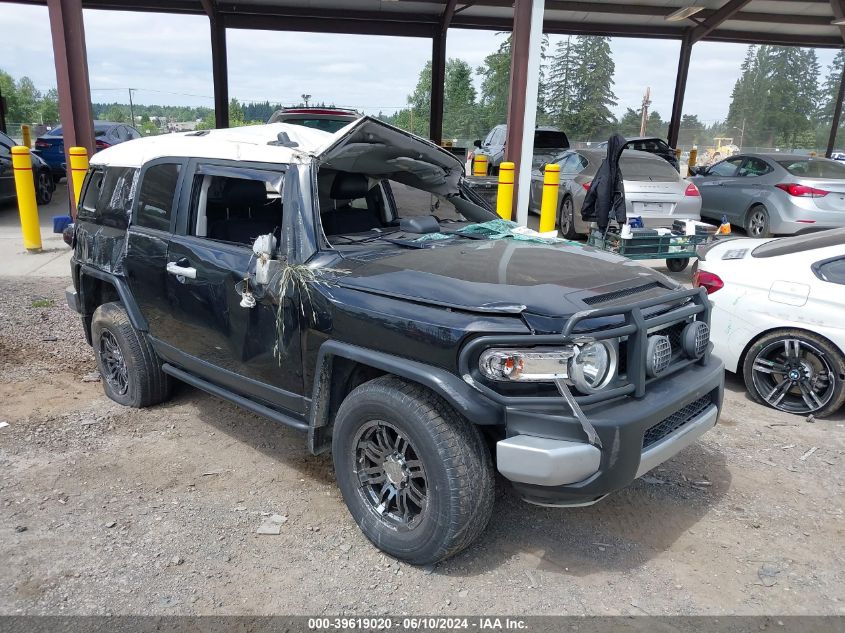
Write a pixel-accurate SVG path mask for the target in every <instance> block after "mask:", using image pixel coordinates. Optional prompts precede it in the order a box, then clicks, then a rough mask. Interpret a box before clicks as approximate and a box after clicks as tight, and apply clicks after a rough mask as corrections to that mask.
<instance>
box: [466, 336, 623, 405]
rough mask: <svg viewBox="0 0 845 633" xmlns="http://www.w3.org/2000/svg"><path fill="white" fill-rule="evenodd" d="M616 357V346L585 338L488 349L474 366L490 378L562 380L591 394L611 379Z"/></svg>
mask: <svg viewBox="0 0 845 633" xmlns="http://www.w3.org/2000/svg"><path fill="white" fill-rule="evenodd" d="M616 359H617V355H616V348H615V347H614V346H613V345H611V344H610V343H609V342H607V341H589V342H586V343H579V344H577V345H576V344H570V345H564V346H562V347H535V348H531V349H508V348H494V349H488V350H485V351H484V352H482V354H481V356H480V357H479V359H478V369H479V371H480V372H481V374H482V375H483V376H484V377H485V378H489V379H490V380H502V381H505V380H507V381H517V382H544V381H550V380H566V381H567V382H570V383H571V384H573V385H574V386H575V387H576V389H578V391H581V392H582V393H594V392H596V391H598V390H600V389H602V388H604V387H606V386H607V384H608V383H609V382H610V381H611V380H612V378H613V376H614V374H615V372H616Z"/></svg>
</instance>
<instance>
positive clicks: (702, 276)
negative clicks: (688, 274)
mask: <svg viewBox="0 0 845 633" xmlns="http://www.w3.org/2000/svg"><path fill="white" fill-rule="evenodd" d="M692 285H693V288H704V289H705V290H706V291H707V294H709V295H712V294H713V293H714V292H716V291H717V290H720V289H722V288H724V287H725V282H724V281H722V279H721V278H720V277H719V275H716V274H713V273H708V272H707V271H706V270H696V271H695V274H694V275H693V276H692Z"/></svg>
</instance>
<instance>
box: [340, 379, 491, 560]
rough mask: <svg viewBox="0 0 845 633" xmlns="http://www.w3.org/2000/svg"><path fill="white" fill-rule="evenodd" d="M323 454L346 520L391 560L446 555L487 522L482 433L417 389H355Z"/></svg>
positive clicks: (390, 382) (387, 382)
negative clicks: (329, 454) (326, 455)
mask: <svg viewBox="0 0 845 633" xmlns="http://www.w3.org/2000/svg"><path fill="white" fill-rule="evenodd" d="M332 458H333V461H334V468H335V475H336V477H337V482H338V486H339V487H340V491H341V493H342V495H343V500H344V501H345V502H346V505H347V507H348V508H349V511H350V513H351V514H352V517H353V518H354V519H355V522H356V523H357V524H358V526H359V527H360V528H361V531H363V532H364V535H365V536H366V537H367V538H368V539H370V541H372V543H373V544H374V545H375V546H376V547H378V548H379V549H381V550H383V551H384V552H386V553H387V554H390V555H391V556H394V557H396V558H398V559H400V560H404V561H407V562H409V563H412V564H415V565H429V564H433V563H436V562H438V561H441V560H443V559H445V558H448V557H449V556H452V555H453V554H456V553H457V552H459V551H461V550H462V549H464V548H465V547H467V546H468V545H469V544H470V543H471V542H472V541H473V540H475V538H476V537H478V535H479V534H481V532H482V531H483V530H484V528H485V526H486V525H487V522H488V521H489V519H490V514H491V512H492V509H493V496H494V479H493V466H492V460H491V458H490V453H489V451H488V449H487V447H486V446H485V444H484V442H483V441H482V437H481V434H480V433H479V431H478V429H477V428H476V427H475V426H473V425H472V424H470V423H469V422H468V421H467V420H466V419H465V418H463V417H462V416H460V415H459V414H458V413H457V412H455V411H454V410H453V409H452V408H451V407H450V406H449V405H448V404H446V403H445V402H444V401H443V400H441V399H440V398H439V397H437V396H436V395H434V394H432V393H431V392H430V391H428V390H427V389H425V388H423V387H421V386H419V385H415V384H412V383H408V382H405V381H403V380H400V379H398V378H395V377H393V376H384V377H381V378H377V379H375V380H371V381H370V382H367V383H364V384H363V385H361V386H359V387H357V388H356V389H354V390H353V391H352V392H351V393H350V394H349V395H348V396H347V397H346V399H345V400H344V401H343V403H342V404H341V406H340V409H339V410H338V413H337V417H336V420H335V425H334V432H333V436H332Z"/></svg>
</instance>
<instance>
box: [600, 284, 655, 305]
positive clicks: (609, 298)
mask: <svg viewBox="0 0 845 633" xmlns="http://www.w3.org/2000/svg"><path fill="white" fill-rule="evenodd" d="M665 287H666V286H664V285H663V284H661V283H660V282H658V281H652V282H651V283H648V284H644V285H642V286H634V287H633V288H623V289H622V290H616V291H614V292H607V293H605V294H603V295H595V296H593V297H587V298H586V299H584V303H586V304H587V305H590V306H594V305H603V304H606V303H612V302H614V301H618V300H619V299H624V298H626V297H630V296H631V295H635V294H640V293H641V292H647V291H648V290H654V289H655V288H665Z"/></svg>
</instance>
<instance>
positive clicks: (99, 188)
mask: <svg viewBox="0 0 845 633" xmlns="http://www.w3.org/2000/svg"><path fill="white" fill-rule="evenodd" d="M137 183H138V170H137V169H134V168H132V167H109V168H107V169H106V170H105V171H103V170H101V169H98V170H96V171H92V172H91V173H90V175H89V176H88V184H87V186H86V188H85V193H84V196H83V198H82V202H81V204H80V205H79V217H80V218H82V219H84V220H87V221H89V222H94V223H96V224H102V225H103V226H110V227H113V228H116V229H125V228H126V227H127V226H128V225H129V215H130V213H131V211H132V201H133V200H134V199H135V186H136V185H137Z"/></svg>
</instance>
